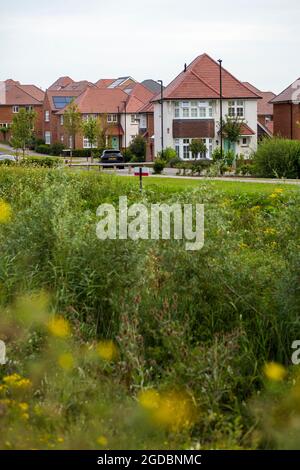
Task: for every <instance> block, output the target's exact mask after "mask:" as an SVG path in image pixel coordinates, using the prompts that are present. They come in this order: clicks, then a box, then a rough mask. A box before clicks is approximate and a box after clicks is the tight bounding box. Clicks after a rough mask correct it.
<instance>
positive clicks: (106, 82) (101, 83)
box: [95, 78, 116, 88]
mask: <svg viewBox="0 0 300 470" xmlns="http://www.w3.org/2000/svg"><path fill="white" fill-rule="evenodd" d="M115 81H116V79H115V78H100V80H98V81H97V82H96V83H95V85H96V86H97V87H98V88H107V87H108V86H109V85H111V84H112V83H113V82H115Z"/></svg>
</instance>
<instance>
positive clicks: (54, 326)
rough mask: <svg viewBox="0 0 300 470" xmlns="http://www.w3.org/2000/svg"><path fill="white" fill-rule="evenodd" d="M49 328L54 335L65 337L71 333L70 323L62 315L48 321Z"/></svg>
mask: <svg viewBox="0 0 300 470" xmlns="http://www.w3.org/2000/svg"><path fill="white" fill-rule="evenodd" d="M48 330H49V331H50V333H51V334H52V335H53V336H57V337H59V338H65V337H67V336H69V335H70V325H69V322H68V321H67V320H65V319H64V318H63V317H61V316H56V317H55V318H53V319H52V320H50V321H49V323H48Z"/></svg>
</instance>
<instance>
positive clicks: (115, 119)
mask: <svg viewBox="0 0 300 470" xmlns="http://www.w3.org/2000/svg"><path fill="white" fill-rule="evenodd" d="M107 122H109V123H112V122H114V123H117V122H118V115H117V114H108V115H107Z"/></svg>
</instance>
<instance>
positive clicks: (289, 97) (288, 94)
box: [271, 77, 300, 104]
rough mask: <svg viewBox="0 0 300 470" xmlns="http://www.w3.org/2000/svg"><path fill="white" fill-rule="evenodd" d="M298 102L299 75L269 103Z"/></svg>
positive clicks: (299, 94) (299, 98)
mask: <svg viewBox="0 0 300 470" xmlns="http://www.w3.org/2000/svg"><path fill="white" fill-rule="evenodd" d="M299 102H300V77H299V78H298V80H296V81H295V82H293V83H292V84H291V85H290V86H288V87H287V88H286V89H285V90H283V91H282V92H281V93H279V95H277V96H275V98H273V99H272V100H271V103H296V104H298V103H299Z"/></svg>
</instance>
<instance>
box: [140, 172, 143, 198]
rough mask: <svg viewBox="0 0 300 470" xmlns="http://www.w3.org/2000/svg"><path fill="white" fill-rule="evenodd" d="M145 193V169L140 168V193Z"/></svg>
mask: <svg viewBox="0 0 300 470" xmlns="http://www.w3.org/2000/svg"><path fill="white" fill-rule="evenodd" d="M142 191H143V168H142V167H141V166H140V192H142Z"/></svg>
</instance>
